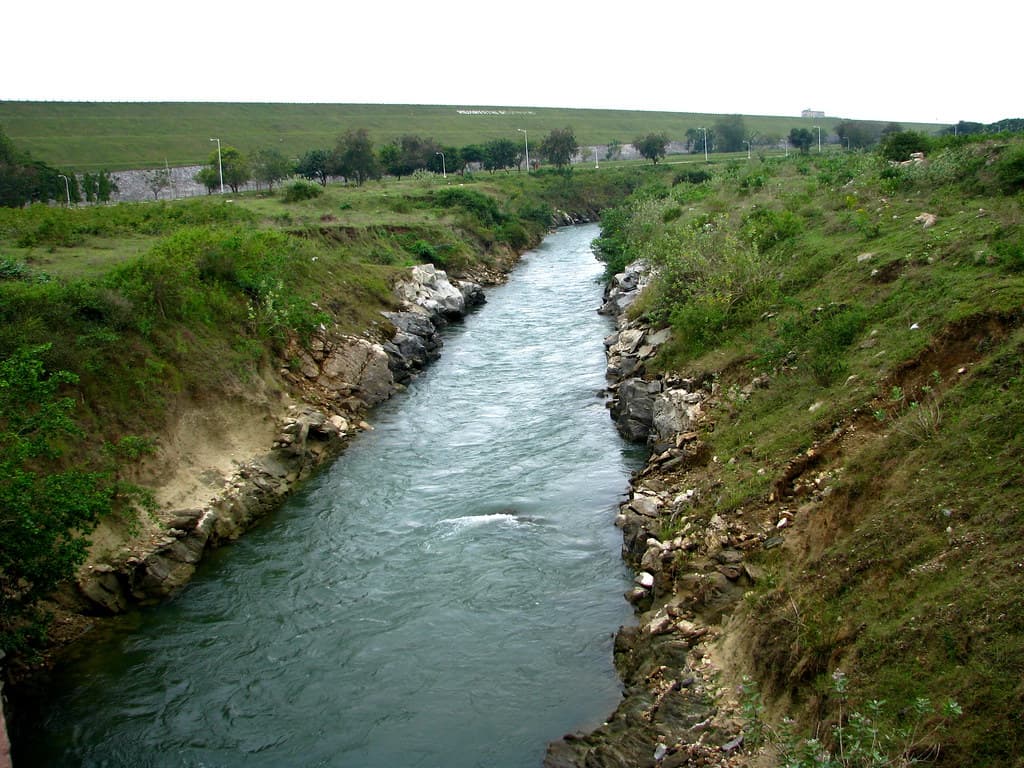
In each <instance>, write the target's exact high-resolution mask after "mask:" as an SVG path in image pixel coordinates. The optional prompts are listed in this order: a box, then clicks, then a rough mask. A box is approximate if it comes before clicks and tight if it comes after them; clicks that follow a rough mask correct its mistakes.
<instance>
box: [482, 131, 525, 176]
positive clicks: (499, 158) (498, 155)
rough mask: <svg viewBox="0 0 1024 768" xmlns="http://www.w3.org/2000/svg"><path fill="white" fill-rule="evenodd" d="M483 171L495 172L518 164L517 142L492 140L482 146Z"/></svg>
mask: <svg viewBox="0 0 1024 768" xmlns="http://www.w3.org/2000/svg"><path fill="white" fill-rule="evenodd" d="M483 153H484V170H485V171H490V172H491V173H494V172H495V171H501V170H505V169H506V168H511V167H513V166H514V165H516V164H517V163H518V162H519V142H517V141H513V140H512V139H493V140H491V141H488V142H487V143H486V144H484V147H483Z"/></svg>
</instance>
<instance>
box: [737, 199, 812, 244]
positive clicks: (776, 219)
mask: <svg viewBox="0 0 1024 768" xmlns="http://www.w3.org/2000/svg"><path fill="white" fill-rule="evenodd" d="M802 231H803V221H802V220H801V219H800V217H799V216H797V215H796V214H795V213H793V212H792V211H773V210H770V209H768V208H760V207H758V208H755V209H754V210H752V211H751V212H750V213H748V214H747V215H746V216H745V217H744V218H743V222H742V223H741V224H740V233H741V237H742V238H743V240H744V241H745V242H747V243H750V244H751V245H753V246H754V247H756V248H757V249H758V250H760V251H761V252H762V253H765V252H767V251H770V250H771V249H772V248H774V247H775V246H777V245H779V244H780V243H782V242H785V241H786V240H789V239H791V238H793V237H796V236H797V235H799V234H800V233H801V232H802Z"/></svg>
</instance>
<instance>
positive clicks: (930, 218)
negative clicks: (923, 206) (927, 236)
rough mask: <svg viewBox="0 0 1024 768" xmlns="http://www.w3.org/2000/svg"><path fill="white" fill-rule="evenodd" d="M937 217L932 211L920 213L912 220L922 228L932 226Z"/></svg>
mask: <svg viewBox="0 0 1024 768" xmlns="http://www.w3.org/2000/svg"><path fill="white" fill-rule="evenodd" d="M936 221H938V217H937V216H936V215H935V214H934V213H921V214H918V215H917V216H915V217H914V222H915V223H917V224H920V225H921V227H922V228H923V229H928V228H929V227H934V226H935V222H936Z"/></svg>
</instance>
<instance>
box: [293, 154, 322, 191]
mask: <svg viewBox="0 0 1024 768" xmlns="http://www.w3.org/2000/svg"><path fill="white" fill-rule="evenodd" d="M330 160H331V153H330V152H328V151H327V150H326V149H311V150H309V151H308V152H306V154H304V155H303V156H302V157H301V158H299V162H298V165H296V166H295V172H296V173H297V174H299V175H300V176H302V177H303V178H305V179H309V180H310V181H319V182H320V184H321V185H322V186H325V187H326V186H327V177H328V176H329V175H330V173H329V172H328V168H329V167H330Z"/></svg>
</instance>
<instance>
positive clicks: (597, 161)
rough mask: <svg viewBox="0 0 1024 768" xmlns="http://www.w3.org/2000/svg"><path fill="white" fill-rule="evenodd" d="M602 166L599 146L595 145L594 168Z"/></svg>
mask: <svg viewBox="0 0 1024 768" xmlns="http://www.w3.org/2000/svg"><path fill="white" fill-rule="evenodd" d="M600 167H601V158H600V156H599V155H598V154H597V147H594V168H595V169H597V168H600Z"/></svg>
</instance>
